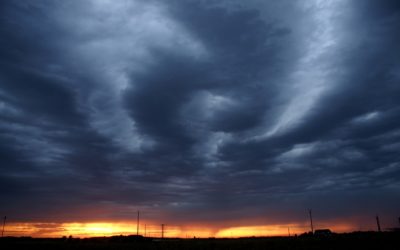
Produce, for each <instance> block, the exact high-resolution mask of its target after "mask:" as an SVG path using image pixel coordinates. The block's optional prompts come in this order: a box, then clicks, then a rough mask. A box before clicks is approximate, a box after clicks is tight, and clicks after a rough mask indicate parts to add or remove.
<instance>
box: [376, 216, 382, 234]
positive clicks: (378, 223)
mask: <svg viewBox="0 0 400 250" xmlns="http://www.w3.org/2000/svg"><path fill="white" fill-rule="evenodd" d="M376 225H377V226H378V232H381V223H380V222H379V216H378V215H376Z"/></svg>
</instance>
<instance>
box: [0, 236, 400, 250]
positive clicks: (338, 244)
mask: <svg viewBox="0 0 400 250" xmlns="http://www.w3.org/2000/svg"><path fill="white" fill-rule="evenodd" d="M0 249H2V250H8V249H13V250H15V249H16V250H18V249H27V250H34V249H41V250H46V249H88V250H89V249H130V250H132V249H144V250H146V249H177V250H180V249H190V250H191V249H195V250H198V249H211V250H213V249H215V250H217V249H229V250H235V249H238V250H239V249H246V250H247V249H248V250H256V249H267V250H275V249H307V250H308V249H310V250H313V249H363V250H366V249H379V250H386V249H393V250H398V249H400V234H399V233H394V232H391V233H389V232H382V233H374V232H362V233H349V234H334V235H330V236H324V237H312V236H303V237H290V238H289V237H266V238H238V239H163V240H161V239H151V238H141V237H129V236H128V237H122V236H118V237H104V238H89V239H74V238H72V239H68V238H63V239H62V238H57V239H45V238H27V237H24V238H14V237H5V238H0Z"/></svg>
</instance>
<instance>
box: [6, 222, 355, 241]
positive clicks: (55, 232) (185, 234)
mask: <svg viewBox="0 0 400 250" xmlns="http://www.w3.org/2000/svg"><path fill="white" fill-rule="evenodd" d="M329 228H330V229H331V230H333V231H335V232H350V231H353V230H357V229H358V228H357V227H356V226H354V225H352V224H349V223H339V224H334V225H330V227H329ZM308 230H309V226H308V225H307V224H306V223H304V224H284V225H265V226H262V225H249V226H233V227H221V228H214V227H205V226H173V225H165V232H164V237H168V238H193V237H196V238H207V237H217V238H231V237H253V236H255V237H262V236H288V234H289V233H290V235H292V236H293V235H295V234H297V235H299V234H302V233H304V232H307V231H308ZM135 234H136V223H134V222H87V223H77V222H74V223H19V222H12V223H9V224H8V225H7V227H6V230H5V236H32V237H50V238H55V237H62V236H73V237H80V238H86V237H104V236H113V235H135ZM139 234H140V235H143V236H146V237H161V226H160V225H156V224H151V223H149V224H145V223H143V224H140V227H139Z"/></svg>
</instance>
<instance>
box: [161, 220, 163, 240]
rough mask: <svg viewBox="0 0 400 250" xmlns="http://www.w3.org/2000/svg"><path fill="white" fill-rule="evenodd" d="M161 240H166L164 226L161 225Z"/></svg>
mask: <svg viewBox="0 0 400 250" xmlns="http://www.w3.org/2000/svg"><path fill="white" fill-rule="evenodd" d="M161 238H162V239H163V238H164V224H161Z"/></svg>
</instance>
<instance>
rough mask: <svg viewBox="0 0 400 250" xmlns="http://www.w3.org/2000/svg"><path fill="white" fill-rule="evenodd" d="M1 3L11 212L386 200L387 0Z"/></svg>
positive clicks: (393, 158)
mask: <svg viewBox="0 0 400 250" xmlns="http://www.w3.org/2000/svg"><path fill="white" fill-rule="evenodd" d="M1 5H2V6H1V10H0V11H1V19H0V20H1V21H0V37H1V38H0V39H1V40H0V44H1V46H0V55H1V59H0V64H1V72H0V73H1V74H0V84H1V85H0V119H1V120H0V156H1V157H0V159H1V170H2V171H1V174H0V181H1V182H0V188H1V197H2V198H3V200H5V201H6V202H4V204H5V205H3V206H2V208H1V211H2V212H3V213H6V214H8V215H10V216H12V217H15V218H18V219H19V220H26V219H36V220H60V221H62V220H66V218H65V217H66V216H67V215H68V214H69V215H70V214H71V212H73V214H75V215H74V216H73V218H71V217H70V218H69V219H72V220H74V219H83V218H84V219H86V220H96V219H107V218H109V217H111V218H115V219H121V218H130V215H129V214H130V213H131V212H132V211H133V210H136V209H137V208H140V209H144V210H146V211H151V212H149V213H151V214H152V216H154V218H156V219H161V218H162V219H163V220H169V218H174V220H175V221H176V220H178V221H181V222H184V221H187V220H191V221H193V220H194V218H193V214H199V213H201V215H199V216H198V218H197V220H199V221H215V222H217V221H219V222H224V221H230V220H233V219H237V218H239V217H243V216H244V214H248V213H250V214H252V218H248V219H249V221H252V220H254V219H256V218H258V217H260V216H264V215H266V213H267V214H268V215H269V216H270V219H269V220H268V221H266V222H267V223H272V222H274V223H281V222H290V221H296V220H303V217H302V216H303V214H302V213H303V211H304V209H306V208H308V207H311V206H312V207H315V208H317V209H318V210H320V211H325V212H320V213H321V214H320V216H321V217H323V218H335V217H337V216H342V217H351V216H353V215H357V214H358V213H359V211H360V209H363V211H364V213H365V214H363V216H364V215H365V216H369V214H370V213H375V212H377V211H383V212H387V214H388V216H395V214H393V213H394V212H393V211H394V209H393V208H394V207H398V206H399V203H398V199H396V197H398V195H399V178H400V165H399V164H400V163H399V160H400V159H399V156H398V154H397V152H398V150H399V149H400V145H399V143H398V141H399V139H400V138H399V137H400V130H399V128H400V127H399V126H400V124H399V121H400V109H399V107H400V105H399V104H400V103H399V102H400V101H399V98H398V96H399V94H400V87H399V86H400V85H399V79H400V73H399V72H400V63H399V58H400V57H399V53H398V51H400V48H399V44H400V33H399V32H398V26H399V24H400V13H399V6H398V3H397V1H384V2H382V3H380V2H379V3H378V2H377V1H364V2H363V3H358V2H357V3H356V2H351V3H349V2H346V1H331V2H323V3H319V4H318V1H308V2H300V1H297V2H293V1H280V2H279V3H278V2H262V1H249V2H246V3H242V2H241V1H229V2H228V1H226V2H225V1H218V2H212V1H210V2H208V1H207V2H206V1H171V2H170V1H168V2H167V1H149V2H147V1H129V2H125V1H116V2H114V1H85V2H82V1H69V2H53V1H35V2H34V3H30V2H29V3H25V2H15V1H3V2H2V3H1ZM371 204H379V206H378V205H371ZM26 206H29V207H30V208H31V209H30V212H27V211H26V210H25V207H26ZM366 207H370V208H368V209H367V208H366ZM88 211H97V212H95V213H90V212H88ZM299 211H301V212H299ZM178 214H179V217H178V219H176V218H177V216H176V215H178ZM48 218H50V219H48Z"/></svg>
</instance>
